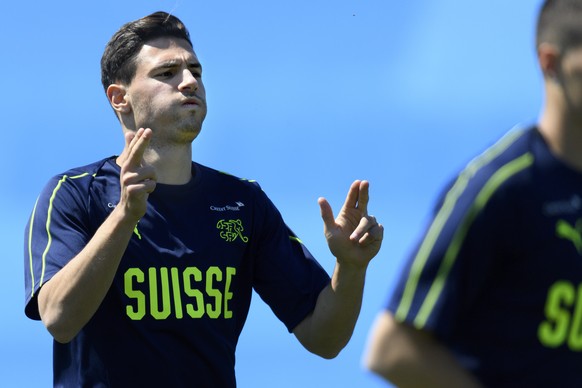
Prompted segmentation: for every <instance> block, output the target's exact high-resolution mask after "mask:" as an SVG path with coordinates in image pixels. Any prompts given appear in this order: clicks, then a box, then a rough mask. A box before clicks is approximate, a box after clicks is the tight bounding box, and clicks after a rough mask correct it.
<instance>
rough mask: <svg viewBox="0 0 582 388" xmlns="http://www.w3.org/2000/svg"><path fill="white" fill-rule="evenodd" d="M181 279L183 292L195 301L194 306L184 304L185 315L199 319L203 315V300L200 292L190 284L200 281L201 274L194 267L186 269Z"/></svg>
mask: <svg viewBox="0 0 582 388" xmlns="http://www.w3.org/2000/svg"><path fill="white" fill-rule="evenodd" d="M182 277H183V279H184V292H185V293H186V295H188V296H190V297H193V298H195V299H196V306H194V305H192V304H191V303H186V313H188V315H189V316H191V317H192V318H201V317H202V316H203V315H204V298H203V297H202V292H201V291H200V290H199V289H197V288H194V287H193V285H192V283H193V282H200V281H202V273H201V272H200V270H199V269H198V268H196V267H188V268H186V269H185V270H184V273H183V275H182Z"/></svg>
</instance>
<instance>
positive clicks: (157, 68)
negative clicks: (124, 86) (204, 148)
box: [128, 38, 207, 144]
mask: <svg viewBox="0 0 582 388" xmlns="http://www.w3.org/2000/svg"><path fill="white" fill-rule="evenodd" d="M136 64H137V69H136V75H135V77H134V79H133V81H132V83H131V84H130V86H129V87H128V98H129V99H130V101H131V106H132V111H133V112H132V114H133V117H134V122H135V129H137V128H141V127H144V128H151V129H152V130H153V131H154V134H155V136H154V137H153V138H152V142H154V139H155V142H156V143H158V142H168V143H177V144H178V143H191V142H192V141H193V140H194V139H195V138H196V137H197V136H198V134H199V133H200V131H201V129H202V123H203V121H204V118H205V117H206V111H207V107H206V93H205V89H204V84H203V83H202V79H201V69H200V64H199V62H198V59H197V57H196V54H195V53H194V51H193V50H192V48H191V47H190V45H189V44H188V43H187V42H186V41H184V40H182V39H173V38H159V39H155V40H153V41H151V42H148V43H147V44H146V45H144V47H143V48H142V49H141V51H140V52H139V54H138V56H137V58H136Z"/></svg>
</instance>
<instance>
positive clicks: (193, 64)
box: [152, 59, 202, 71]
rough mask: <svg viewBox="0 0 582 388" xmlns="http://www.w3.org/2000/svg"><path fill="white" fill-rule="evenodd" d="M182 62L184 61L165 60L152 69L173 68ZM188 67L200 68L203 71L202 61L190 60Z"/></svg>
mask: <svg viewBox="0 0 582 388" xmlns="http://www.w3.org/2000/svg"><path fill="white" fill-rule="evenodd" d="M181 64H182V61H180V60H174V59H170V60H167V61H164V62H162V63H159V64H158V65H156V66H154V67H153V68H152V71H156V70H162V69H171V68H173V67H176V66H180V65H181ZM188 68H189V69H198V70H200V71H202V65H201V64H200V62H194V61H193V62H189V63H188Z"/></svg>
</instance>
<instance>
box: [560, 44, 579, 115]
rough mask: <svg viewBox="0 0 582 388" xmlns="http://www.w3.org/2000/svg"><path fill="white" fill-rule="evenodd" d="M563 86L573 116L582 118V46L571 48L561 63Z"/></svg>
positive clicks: (563, 56)
mask: <svg viewBox="0 0 582 388" xmlns="http://www.w3.org/2000/svg"><path fill="white" fill-rule="evenodd" d="M560 72H561V74H560V77H561V85H562V87H563V88H564V93H565V94H566V96H567V98H568V104H569V108H570V109H571V110H572V112H571V113H572V114H574V116H577V117H581V118H582V46H578V47H573V48H569V49H568V50H566V51H565V52H564V54H563V55H562V58H561V63H560Z"/></svg>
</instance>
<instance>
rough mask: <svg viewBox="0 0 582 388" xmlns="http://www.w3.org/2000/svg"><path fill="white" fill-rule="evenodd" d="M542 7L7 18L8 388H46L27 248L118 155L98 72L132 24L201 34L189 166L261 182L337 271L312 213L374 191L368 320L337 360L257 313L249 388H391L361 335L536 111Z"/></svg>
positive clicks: (34, 13) (326, 7)
mask: <svg viewBox="0 0 582 388" xmlns="http://www.w3.org/2000/svg"><path fill="white" fill-rule="evenodd" d="M539 4H540V1H539V0H522V1H519V2H517V1H515V2H514V1H505V0H489V1H486V2H467V1H462V0H415V1H391V0H363V1H356V0H336V1H332V0H321V1H317V2H315V1H308V0H294V1H266V0H260V1H253V0H249V1H246V2H240V1H220V0H219V1H195V0H190V1H186V0H173V1H160V0H158V1H153V0H152V1H147V2H146V1H136V0H132V1H120V0H117V1H112V0H102V1H99V2H96V1H95V2H79V1H76V2H73V1H52V2H40V1H38V2H23V1H21V2H14V1H13V2H9V3H7V4H4V5H3V15H4V17H3V21H2V23H0V34H1V36H3V45H2V56H1V60H0V70H2V71H1V74H3V75H4V76H5V77H4V79H3V82H2V88H3V93H2V94H1V96H0V113H1V114H2V118H3V120H4V129H3V131H2V134H3V139H2V140H3V141H2V152H0V162H1V165H3V166H4V179H3V182H4V183H3V184H2V186H1V187H2V189H1V190H0V200H1V203H2V204H3V212H4V213H3V219H2V220H1V221H0V239H1V242H2V246H4V247H6V251H4V252H3V254H2V255H1V257H2V259H3V262H4V263H5V264H6V265H4V272H3V273H4V276H3V278H4V280H3V282H2V283H1V284H0V290H1V291H2V295H4V302H5V303H4V305H3V309H2V310H3V313H2V319H0V333H1V334H0V357H1V359H2V360H4V361H3V362H2V364H1V365H0V376H1V377H0V385H3V386H31V387H32V386H34V387H48V386H51V384H52V372H51V354H52V353H51V352H52V343H51V338H50V336H49V335H48V333H47V332H46V330H45V329H44V327H43V326H42V324H41V323H39V322H34V321H30V320H28V319H27V318H25V316H24V313H23V302H24V289H23V271H24V270H23V231H24V226H25V223H26V220H27V218H28V215H29V213H30V211H31V209H32V206H33V204H34V200H35V199H36V196H37V195H38V192H39V191H40V189H41V188H42V186H43V185H44V184H45V182H46V181H47V179H48V178H49V177H50V176H52V175H54V174H57V173H59V172H62V171H64V170H65V169H67V168H69V167H73V166H77V165H83V164H86V163H89V162H92V161H94V160H97V159H100V158H102V157H105V156H109V155H113V154H117V153H119V152H120V150H121V148H122V146H123V138H122V135H121V130H120V128H119V125H118V123H117V121H116V119H115V117H114V115H113V113H112V111H111V109H110V107H109V106H108V103H107V101H106V99H105V96H104V94H103V90H102V88H101V85H100V76H99V74H100V73H99V60H100V57H101V54H102V50H103V48H104V46H105V44H106V43H107V41H108V39H109V38H110V36H111V35H112V34H113V33H114V32H115V31H116V30H117V29H118V28H119V27H120V26H121V25H122V24H123V23H125V22H127V21H130V20H133V19H136V18H139V17H141V16H144V15H146V14H149V13H151V12H154V11H157V10H165V11H168V12H172V13H174V14H175V15H177V16H178V17H179V18H181V19H182V20H183V21H184V22H185V24H186V25H187V26H188V28H189V29H190V33H191V36H192V40H193V42H194V47H195V50H196V52H197V54H198V58H199V59H200V60H201V62H202V64H203V66H204V82H205V85H206V89H207V95H208V105H209V112H208V116H207V119H206V122H205V125H204V127H203V131H202V133H201V135H200V136H199V138H198V139H196V140H195V143H194V155H193V159H194V160H196V161H197V162H200V163H203V164H206V165H208V166H211V167H214V168H217V169H220V170H223V171H227V172H229V173H231V174H234V175H238V176H240V177H244V178H252V179H256V180H258V181H259V182H260V183H261V186H262V187H263V189H264V190H265V191H266V192H267V194H268V195H269V196H270V197H271V199H272V200H273V201H274V202H275V204H276V205H277V206H278V207H279V210H280V211H281V213H282V214H283V216H284V218H285V219H286V221H287V223H288V224H289V225H290V226H291V228H292V229H293V230H294V231H295V232H296V233H297V234H298V235H299V236H300V237H301V239H302V240H303V241H304V242H305V244H306V245H307V246H308V247H309V249H310V250H311V251H312V253H313V254H314V255H315V256H316V257H317V258H318V260H319V261H320V262H321V264H322V265H323V266H324V267H325V268H326V269H327V270H328V271H331V270H332V268H333V265H334V259H333V258H332V257H331V256H330V254H329V253H328V250H327V246H326V244H325V240H324V238H323V234H322V223H321V219H320V215H319V207H318V205H317V198H318V197H319V196H324V197H326V198H328V200H329V201H330V203H331V204H332V207H333V208H334V210H335V211H336V212H337V211H338V210H339V208H340V207H341V205H342V203H343V200H344V198H345V195H346V192H347V189H348V187H349V185H350V183H351V182H352V181H353V180H355V179H368V180H369V181H370V182H371V202H370V206H369V209H370V212H371V213H372V214H374V215H375V216H376V217H377V218H378V219H379V221H380V222H382V223H383V224H384V226H385V239H384V244H383V247H382V249H381V251H380V253H379V255H378V256H377V257H376V258H375V259H374V261H373V262H372V263H371V265H370V268H369V273H368V277H367V283H366V288H365V297H364V302H363V307H362V313H361V315H360V320H359V322H358V325H357V326H356V330H355V333H354V336H353V338H352V341H351V342H350V344H349V345H348V346H347V347H346V349H345V350H344V351H343V353H342V354H341V355H340V356H339V357H337V358H336V359H334V360H332V361H325V360H321V359H318V358H317V357H315V356H313V355H311V354H309V353H308V352H307V351H305V350H303V349H302V348H301V347H300V345H299V343H298V342H297V341H296V340H295V338H294V337H293V336H292V335H289V334H287V331H286V329H285V327H284V326H283V325H282V324H281V323H280V322H278V321H277V320H276V318H275V317H274V315H273V314H272V313H271V312H270V310H269V309H268V307H266V306H265V305H264V303H263V302H262V301H261V300H260V299H259V298H258V297H256V295H255V298H254V299H253V305H252V308H251V312H250V314H249V318H248V320H247V324H246V327H245V329H244V330H243V334H242V336H241V339H240V342H239V347H238V352H237V375H238V381H239V386H240V387H241V388H246V387H253V388H257V387H258V388H261V387H273V386H277V387H298V386H302V387H321V386H337V387H385V386H387V385H386V384H384V383H381V382H380V381H379V380H378V379H376V378H375V377H373V376H371V375H370V374H368V373H367V372H365V371H364V370H363V369H362V367H361V357H362V353H363V351H364V349H365V346H366V340H367V335H368V330H369V328H370V325H371V324H372V322H373V320H374V317H375V315H376V314H377V313H378V311H379V310H380V309H381V308H382V305H383V303H384V302H385V300H386V298H387V295H388V293H389V291H390V290H391V288H392V287H393V284H394V281H395V279H396V276H397V274H398V270H399V268H400V267H401V265H402V262H403V260H404V258H405V257H406V255H407V254H408V252H409V250H410V249H411V247H412V245H413V244H414V243H415V241H416V240H417V239H418V238H419V234H420V232H421V230H422V229H423V227H424V225H425V223H426V221H427V217H428V215H429V213H430V210H431V207H432V205H433V201H434V199H435V196H436V195H437V193H438V192H439V191H440V189H441V188H442V186H443V185H444V184H445V182H446V181H448V180H449V179H451V178H452V177H453V175H454V174H455V172H457V171H458V170H459V169H461V168H462V167H463V166H464V165H465V164H466V163H467V162H468V161H469V160H470V159H471V158H472V157H473V156H474V155H475V154H477V153H479V152H480V151H482V150H483V149H484V148H485V147H486V146H488V145H490V144H491V143H492V142H493V141H495V140H496V139H497V138H498V137H499V136H501V135H502V134H503V133H504V132H506V131H507V130H508V129H510V128H511V127H513V126H514V125H517V124H524V125H527V124H529V123H532V122H535V120H536V118H537V116H538V113H539V109H540V104H541V103H542V98H543V96H542V94H541V91H542V88H541V78H540V74H539V71H538V69H537V66H536V62H535V51H534V45H533V32H534V22H535V14H536V12H537V8H538V7H539Z"/></svg>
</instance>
